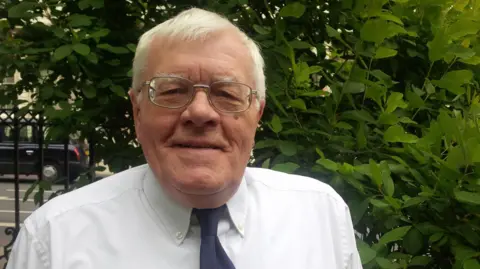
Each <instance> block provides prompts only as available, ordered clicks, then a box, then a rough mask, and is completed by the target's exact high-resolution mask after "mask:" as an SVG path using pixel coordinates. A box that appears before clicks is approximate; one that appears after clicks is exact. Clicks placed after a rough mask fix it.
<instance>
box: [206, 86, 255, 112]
mask: <svg viewBox="0 0 480 269" xmlns="http://www.w3.org/2000/svg"><path fill="white" fill-rule="evenodd" d="M250 91H251V89H250V87H248V86H246V85H243V84H240V83H235V82H216V83H214V84H212V86H211V88H210V100H211V101H212V104H213V106H215V107H216V108H217V109H218V110H221V111H225V112H238V111H243V110H246V109H247V108H248V107H249V105H250Z"/></svg>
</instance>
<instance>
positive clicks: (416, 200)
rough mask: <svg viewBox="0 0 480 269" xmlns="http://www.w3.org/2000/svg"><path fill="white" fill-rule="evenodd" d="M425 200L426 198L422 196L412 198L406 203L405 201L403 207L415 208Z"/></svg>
mask: <svg viewBox="0 0 480 269" xmlns="http://www.w3.org/2000/svg"><path fill="white" fill-rule="evenodd" d="M427 199H428V198H427V197H422V196H418V197H413V198H410V199H408V200H407V201H405V203H404V204H403V207H404V208H407V207H410V206H416V205H419V204H421V203H423V202H425V201H426V200H427Z"/></svg>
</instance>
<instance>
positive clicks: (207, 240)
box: [194, 206, 235, 269]
mask: <svg viewBox="0 0 480 269" xmlns="http://www.w3.org/2000/svg"><path fill="white" fill-rule="evenodd" d="M225 209H226V207H225V206H221V207H218V208H212V209H194V213H195V214H196V215H197V218H198V221H199V222H200V229H201V238H202V241H201V244H200V269H235V266H234V265H233V263H232V261H231V260H230V258H228V255H227V253H225V250H224V249H223V247H222V244H221V243H220V240H219V239H218V236H217V230H218V222H219V220H220V218H221V217H222V215H223V212H224V211H225Z"/></svg>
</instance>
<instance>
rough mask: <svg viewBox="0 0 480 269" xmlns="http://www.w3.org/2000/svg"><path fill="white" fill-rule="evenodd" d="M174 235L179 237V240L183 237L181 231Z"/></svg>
mask: <svg viewBox="0 0 480 269" xmlns="http://www.w3.org/2000/svg"><path fill="white" fill-rule="evenodd" d="M176 237H177V239H179V240H180V239H183V233H181V232H178V233H177V234H176Z"/></svg>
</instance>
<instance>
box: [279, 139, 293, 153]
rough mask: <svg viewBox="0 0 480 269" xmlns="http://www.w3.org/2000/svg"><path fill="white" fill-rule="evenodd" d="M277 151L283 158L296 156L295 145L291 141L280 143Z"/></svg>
mask: <svg viewBox="0 0 480 269" xmlns="http://www.w3.org/2000/svg"><path fill="white" fill-rule="evenodd" d="M278 149H279V150H280V152H281V153H282V154H283V155H285V156H293V155H295V154H297V144H295V142H292V141H280V142H279V144H278Z"/></svg>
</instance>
